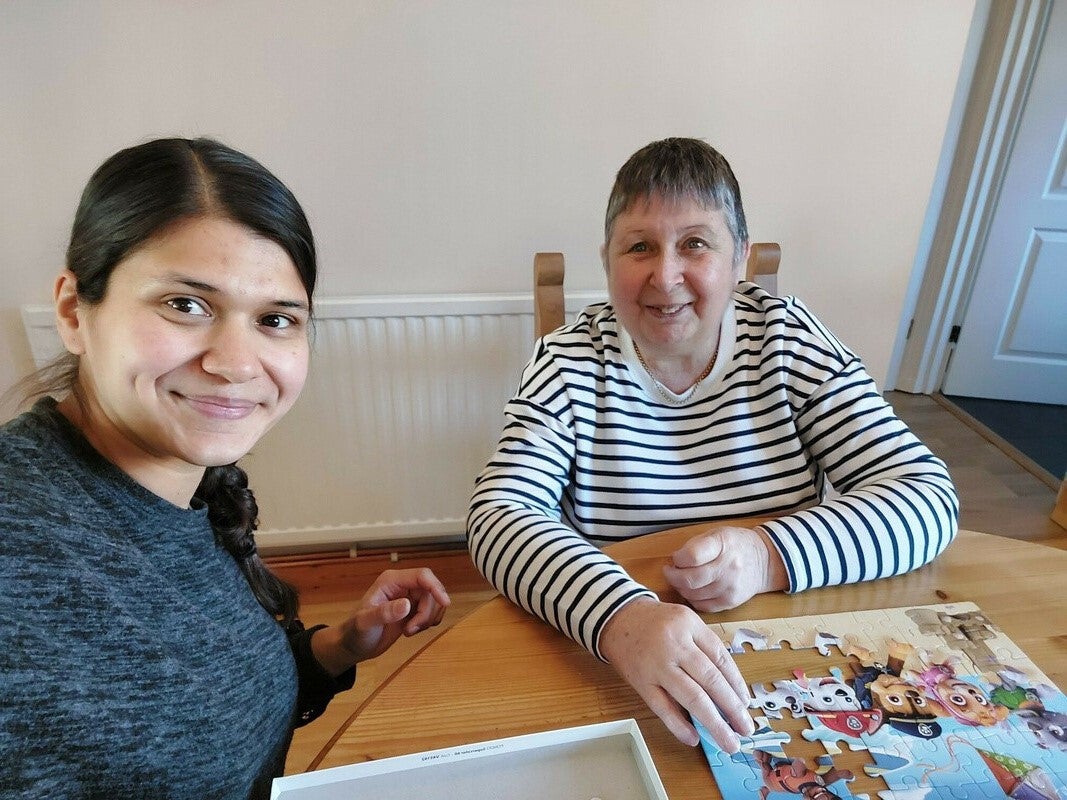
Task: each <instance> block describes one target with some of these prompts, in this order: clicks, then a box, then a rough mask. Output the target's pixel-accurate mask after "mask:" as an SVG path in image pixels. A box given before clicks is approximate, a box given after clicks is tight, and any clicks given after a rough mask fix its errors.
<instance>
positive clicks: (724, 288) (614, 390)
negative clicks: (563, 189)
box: [468, 139, 958, 751]
mask: <svg viewBox="0 0 1067 800" xmlns="http://www.w3.org/2000/svg"><path fill="white" fill-rule="evenodd" d="M748 249H749V243H748V232H747V229H746V225H745V216H744V211H743V209H742V206H741V194H740V189H739V187H738V184H737V180H736V178H735V177H734V175H733V172H732V171H731V169H730V166H729V164H728V163H727V162H726V160H725V159H724V158H723V157H722V155H720V154H719V153H718V152H717V151H716V150H714V149H713V148H712V147H710V146H708V145H707V144H705V143H704V142H701V141H698V140H694V139H667V140H664V141H660V142H653V143H652V144H650V145H648V146H647V147H645V148H643V149H641V150H640V151H638V152H637V153H635V154H634V155H633V156H632V157H631V158H630V159H629V161H627V162H626V164H625V165H623V167H622V169H621V170H620V171H619V173H618V177H617V179H616V182H615V186H614V188H613V189H612V192H611V196H610V197H609V199H608V210H607V218H606V223H605V242H604V246H603V248H602V250H601V254H602V257H603V262H604V269H605V271H606V273H607V279H608V295H609V298H610V302H608V303H607V304H603V305H596V306H591V307H589V308H587V309H585V311H584V312H583V313H582V314H581V315H580V316H579V318H578V320H577V322H575V323H574V324H572V325H567V326H565V327H563V328H560V329H559V330H557V331H555V332H553V333H551V334H549V335H548V336H546V337H544V338H543V339H542V340H540V341H539V342H538V343H537V347H536V350H535V352H534V355H533V358H532V359H531V360H530V363H529V364H528V365H527V367H526V369H525V371H524V373H523V375H522V380H521V383H520V386H519V390H518V394H517V396H516V397H515V398H514V399H513V400H512V401H511V402H510V403H509V404H508V406H507V408H506V410H505V415H506V418H507V423H506V426H505V428H504V431H503V434H502V436H501V439H500V443H499V446H498V448H497V450H496V453H495V454H494V455H493V457H492V458H491V459H490V461H489V464H488V466H487V467H486V468H485V470H484V471H483V472H482V474H481V475H480V476H479V477H478V480H477V484H476V488H475V492H474V496H473V498H472V500H471V506H470V514H469V518H468V539H469V542H470V549H471V555H472V557H473V559H474V561H475V563H476V564H477V565H478V567H479V569H481V571H482V572H483V573H484V574H485V576H486V577H487V578H488V579H489V580H490V581H492V582H493V583H494V584H495V585H496V586H497V588H498V589H500V591H501V592H503V593H504V594H506V595H507V596H508V597H510V598H511V599H512V600H513V601H514V602H516V603H518V604H520V605H521V606H522V607H524V608H525V609H527V610H528V611H531V612H533V613H535V614H537V615H538V616H540V617H541V618H542V619H544V620H545V621H547V622H548V623H550V624H551V625H553V626H555V627H556V628H558V629H559V630H560V631H562V632H563V633H565V634H566V635H568V636H570V637H572V638H574V639H575V640H577V641H578V642H580V643H581V644H582V645H584V646H585V647H586V648H588V649H589V650H590V651H592V653H594V654H595V655H597V656H598V657H600V658H603V659H606V660H608V661H609V662H611V663H612V664H613V665H614V666H615V668H616V669H617V670H618V671H619V673H620V674H621V675H622V676H623V677H624V678H625V679H626V680H627V681H628V682H629V683H630V684H631V685H632V686H633V687H634V688H635V690H636V691H637V692H638V693H639V694H640V695H641V696H642V698H644V700H645V701H646V702H647V703H648V704H649V706H650V707H651V708H652V710H653V711H655V712H656V713H657V714H658V715H659V716H660V718H661V719H662V720H663V721H664V723H665V724H666V725H667V727H668V728H669V729H670V730H671V731H672V732H673V733H674V735H675V736H677V737H678V739H680V740H681V741H683V742H686V743H688V744H696V742H697V741H698V738H697V733H696V730H695V729H694V727H693V725H692V724H691V723H690V721H689V719H688V717H687V712H688V713H689V714H692V716H694V717H695V718H696V719H697V720H699V721H700V722H701V723H702V724H703V725H704V726H705V727H706V728H707V729H708V731H709V732H710V733H711V735H712V736H713V738H715V740H716V741H717V742H718V743H719V744H720V745H721V746H722V747H723V748H725V749H727V750H729V751H733V750H736V749H737V747H738V739H737V733H742V734H747V733H749V732H751V729H752V727H751V726H752V723H751V719H750V718H749V716H748V714H747V711H746V706H747V696H748V693H747V690H746V687H745V685H744V681H743V679H742V677H741V675H740V673H739V672H738V670H737V668H736V666H735V665H734V664H733V661H732V659H731V658H730V656H729V653H728V651H727V650H726V648H725V646H724V645H723V644H722V643H721V642H720V641H719V640H718V639H717V638H716V637H715V636H714V635H713V634H711V633H710V632H709V630H708V628H707V626H706V625H705V624H704V622H703V621H702V620H701V618H700V617H699V616H698V615H697V614H696V613H694V611H693V610H692V609H690V608H687V607H685V606H682V605H678V604H671V603H664V602H661V601H659V600H658V599H657V598H656V597H655V595H654V594H653V593H652V592H650V591H648V590H647V589H646V588H644V587H643V586H641V585H639V584H637V583H636V582H635V581H633V580H632V579H631V578H630V577H629V576H628V575H627V574H626V573H625V571H624V570H623V569H622V568H621V567H620V566H619V565H618V564H616V563H614V562H613V561H612V560H611V559H610V558H608V557H607V556H606V555H605V554H604V553H603V552H602V551H601V550H600V549H599V547H598V546H599V545H602V544H606V543H611V542H616V541H620V540H623V539H628V538H631V537H633V536H640V535H643V534H646V533H650V532H653V531H658V530H663V529H666V528H672V527H677V526H680V525H686V524H691V523H697V522H708V521H715V520H728V519H736V518H739V517H748V516H769V517H774V519H773V520H772V521H770V522H767V523H764V524H762V525H758V526H756V527H753V528H743V527H737V526H730V525H723V526H719V527H717V528H715V529H713V530H711V532H709V533H704V534H702V535H699V536H696V537H694V538H693V539H691V540H690V541H689V542H688V543H687V544H686V545H685V546H684V547H682V548H681V549H680V550H679V551H678V552H676V553H674V555H673V558H672V562H673V563H672V564H671V565H668V566H666V567H665V572H666V577H667V579H668V581H669V582H670V584H671V585H672V586H674V587H675V588H676V589H677V590H678V592H679V593H680V594H681V596H682V597H684V598H685V599H686V600H687V601H688V602H689V603H690V604H691V605H692V607H693V608H695V609H697V610H699V611H716V610H721V609H725V608H731V607H734V606H737V605H740V604H741V603H743V602H745V601H746V600H748V599H749V598H750V597H752V596H753V595H754V594H757V593H759V592H768V591H777V590H787V591H790V592H798V591H802V590H804V589H809V588H814V587H819V586H829V585H833V584H841V583H849V582H854V581H863V580H872V579H875V578H883V577H887V576H890V575H897V574H900V573H902V572H907V571H909V570H912V569H915V568H916V567H919V566H921V565H923V564H925V563H927V562H929V561H930V560H931V559H933V558H934V557H935V556H937V555H938V554H939V553H940V552H941V551H942V550H944V549H945V547H947V546H948V544H949V542H950V541H951V540H952V538H953V536H954V535H955V530H956V520H957V515H958V500H957V497H956V493H955V489H954V488H953V485H952V482H951V480H950V478H949V475H948V472H947V470H946V468H945V465H944V463H943V462H941V461H940V460H939V459H937V458H935V457H934V456H933V454H931V452H930V451H929V450H928V449H927V448H926V447H925V446H923V444H922V443H921V442H919V441H918V440H917V439H916V438H915V436H914V435H913V434H912V433H911V432H910V431H909V430H908V429H907V427H905V425H904V424H903V423H902V422H901V421H900V420H899V419H897V417H896V416H895V415H894V414H893V412H892V409H890V407H889V406H888V405H887V404H886V403H885V401H884V400H883V399H882V397H881V396H880V395H879V393H878V390H877V388H876V387H875V385H874V382H873V380H872V379H871V377H870V375H868V373H867V371H866V369H865V368H864V366H863V364H862V363H861V362H860V360H859V358H857V357H856V355H855V354H853V353H852V352H851V351H849V350H848V348H846V347H845V346H844V345H843V344H842V343H841V342H840V341H838V340H837V338H835V337H834V335H833V334H831V333H830V332H829V331H828V330H827V329H826V328H825V327H824V326H823V325H822V324H821V323H820V322H819V321H818V320H817V319H816V318H815V317H814V316H813V315H812V314H811V312H809V311H808V310H807V308H805V307H804V305H803V304H802V303H801V302H800V301H799V300H796V299H795V298H791V297H786V298H778V297H772V296H771V295H769V294H768V293H767V292H765V291H763V290H762V289H760V288H759V287H758V286H755V285H753V284H750V283H740V284H738V281H739V280H740V279H741V276H742V268H743V265H744V263H745V260H746V257H747V255H748ZM829 485H832V486H833V488H834V489H835V490H836V492H835V494H834V496H833V498H832V499H831V498H829V496H828V495H827V488H828V486H829Z"/></svg>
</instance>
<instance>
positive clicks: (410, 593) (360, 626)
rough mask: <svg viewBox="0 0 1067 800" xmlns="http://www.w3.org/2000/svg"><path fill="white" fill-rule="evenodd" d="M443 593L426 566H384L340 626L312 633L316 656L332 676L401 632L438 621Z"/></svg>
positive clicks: (411, 631)
mask: <svg viewBox="0 0 1067 800" xmlns="http://www.w3.org/2000/svg"><path fill="white" fill-rule="evenodd" d="M451 602H452V601H451V599H450V598H449V597H448V592H446V591H445V587H444V585H443V584H442V583H441V581H440V580H438V578H437V576H436V575H434V574H433V572H432V571H431V570H429V569H427V568H426V567H422V568H419V569H401V570H394V569H391V570H386V571H385V572H383V573H382V574H381V575H379V576H378V578H377V580H375V581H374V583H373V584H372V585H371V587H370V588H369V589H368V590H367V591H366V593H365V594H364V595H363V597H362V598H361V599H360V601H359V603H358V604H357V605H356V610H355V613H353V614H352V616H351V617H349V618H348V619H347V620H345V621H344V622H342V623H341V624H340V625H336V626H333V627H330V628H324V629H322V630H320V631H317V632H316V633H315V635H314V636H312V637H311V649H312V652H314V654H315V658H316V659H318V661H319V663H320V664H322V666H323V668H324V669H325V670H326V671H327V672H329V673H330V674H331V675H340V674H341V673H342V672H344V671H345V670H346V669H348V668H349V667H351V666H352V665H353V664H356V663H358V662H360V661H366V660H367V659H370V658H374V657H375V656H379V655H381V654H382V653H384V652H385V651H386V650H388V649H389V648H390V647H392V645H393V643H394V642H396V640H397V639H399V638H400V637H401V635H403V636H414V635H415V634H416V633H419V632H420V631H423V630H426V629H427V628H431V627H433V626H434V625H437V624H439V623H440V622H441V619H442V618H443V617H444V615H445V609H446V608H448V606H449V605H450V604H451Z"/></svg>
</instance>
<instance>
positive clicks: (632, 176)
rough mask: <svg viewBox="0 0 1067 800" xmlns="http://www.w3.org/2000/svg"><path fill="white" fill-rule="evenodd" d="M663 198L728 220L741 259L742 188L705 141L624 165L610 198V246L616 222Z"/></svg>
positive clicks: (668, 146) (659, 148)
mask: <svg viewBox="0 0 1067 800" xmlns="http://www.w3.org/2000/svg"><path fill="white" fill-rule="evenodd" d="M653 196H658V197H662V198H664V199H666V200H682V199H692V200H696V201H697V202H699V203H701V204H703V205H704V207H705V208H717V209H719V210H721V211H722V212H723V214H725V216H726V224H727V227H728V228H729V229H730V235H731V236H732V237H733V240H734V258H735V259H736V260H740V259H741V257H742V255H743V253H744V248H745V244H746V242H748V225H747V224H746V223H745V210H744V208H743V207H742V205H741V187H740V186H739V185H738V183H737V178H736V177H734V172H733V170H732V169H730V164H729V163H728V162H727V160H726V159H725V158H724V157H723V156H722V154H721V153H720V152H719V151H718V150H716V149H715V148H714V147H712V146H711V145H710V144H708V143H707V142H703V141H701V140H700V139H683V138H671V139H662V140H660V141H658V142H652V143H651V144H648V145H645V146H644V147H642V148H641V149H640V150H638V151H637V152H636V153H634V154H633V155H632V156H630V158H629V159H628V160H627V161H626V163H625V164H623V165H622V168H621V169H620V170H619V173H618V175H616V177H615V185H614V186H612V188H611V194H610V195H609V196H608V210H607V213H606V215H605V217H604V241H605V242H607V241H609V240H610V239H611V232H612V229H613V227H614V226H615V219H616V218H617V217H618V216H619V214H621V213H622V212H623V211H626V210H627V209H629V208H630V207H632V206H633V204H634V203H636V202H637V201H638V200H642V199H644V200H647V199H648V198H650V197H653Z"/></svg>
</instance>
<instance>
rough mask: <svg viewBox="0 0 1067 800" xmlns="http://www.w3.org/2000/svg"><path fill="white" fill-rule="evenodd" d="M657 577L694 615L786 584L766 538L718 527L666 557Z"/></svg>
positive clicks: (779, 561) (731, 605)
mask: <svg viewBox="0 0 1067 800" xmlns="http://www.w3.org/2000/svg"><path fill="white" fill-rule="evenodd" d="M663 574H664V577H666V579H667V582H668V583H669V584H670V585H671V586H673V587H674V589H675V590H676V591H677V592H678V594H680V595H681V596H682V597H683V598H685V600H686V601H687V602H688V603H689V605H691V606H692V607H693V608H695V609H696V610H697V611H723V610H724V609H727V608H734V607H736V606H739V605H741V604H742V603H744V602H745V601H746V600H748V599H749V598H751V597H752V596H753V595H755V594H759V593H760V592H771V591H777V590H780V589H785V588H787V587H788V586H789V579H788V576H787V575H786V571H785V564H784V563H783V562H782V558H781V556H780V555H778V550H777V548H775V546H774V544H773V543H772V542H771V540H770V537H768V536H767V534H765V533H764V532H763V531H761V530H754V529H752V528H734V527H723V528H717V529H715V530H713V531H710V532H709V533H702V534H700V535H699V536H694V537H693V538H692V539H690V540H689V541H688V542H686V543H685V544H684V545H683V546H682V547H681V548H679V549H678V550H676V551H675V552H674V553H673V554H672V555H671V563H670V564H668V565H666V566H665V567H664V568H663Z"/></svg>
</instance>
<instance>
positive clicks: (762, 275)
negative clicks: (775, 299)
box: [745, 242, 782, 294]
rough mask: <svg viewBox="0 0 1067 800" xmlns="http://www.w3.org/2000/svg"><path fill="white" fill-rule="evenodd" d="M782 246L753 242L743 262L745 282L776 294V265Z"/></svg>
mask: <svg viewBox="0 0 1067 800" xmlns="http://www.w3.org/2000/svg"><path fill="white" fill-rule="evenodd" d="M781 261H782V246H781V245H780V244H778V242H753V243H752V246H751V247H750V248H749V251H748V261H746V262H745V280H746V281H751V282H752V283H758V284H759V285H760V286H762V287H763V288H764V289H766V290H767V291H768V292H770V293H771V294H778V265H779V264H780V263H781Z"/></svg>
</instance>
